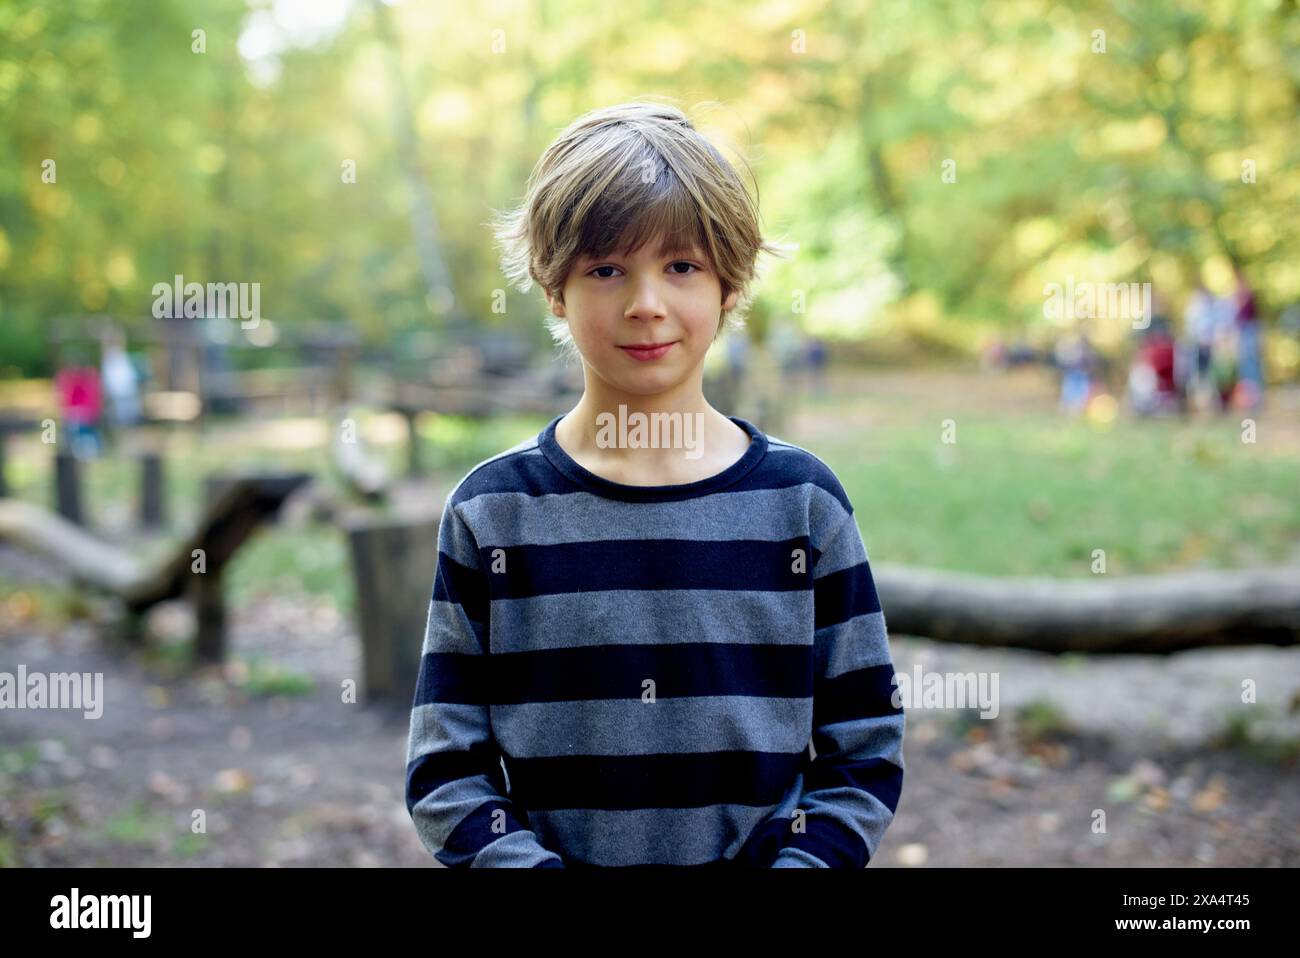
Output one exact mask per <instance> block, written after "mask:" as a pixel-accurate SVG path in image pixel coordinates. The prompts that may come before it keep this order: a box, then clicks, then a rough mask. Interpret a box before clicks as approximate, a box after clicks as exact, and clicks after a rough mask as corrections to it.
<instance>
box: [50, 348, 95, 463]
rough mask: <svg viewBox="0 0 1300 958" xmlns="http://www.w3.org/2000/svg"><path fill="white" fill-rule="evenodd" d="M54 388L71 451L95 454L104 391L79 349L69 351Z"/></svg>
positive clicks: (85, 456)
mask: <svg viewBox="0 0 1300 958" xmlns="http://www.w3.org/2000/svg"><path fill="white" fill-rule="evenodd" d="M54 388H55V391H56V392H57V394H58V399H59V414H60V417H61V418H62V420H63V426H64V429H65V430H66V431H67V433H68V440H69V448H70V449H71V451H72V454H73V455H75V456H77V457H78V458H82V459H93V458H95V457H96V456H98V455H99V454H100V452H101V451H102V449H103V443H102V440H101V439H100V435H99V419H100V416H101V414H102V412H103V395H102V390H101V384H100V379H99V372H98V370H96V368H95V366H94V364H93V363H92V362H91V361H90V359H89V357H88V356H87V355H86V354H85V353H84V352H83V351H82V350H80V349H77V350H74V351H72V353H71V354H70V356H69V359H68V363H67V365H65V366H64V367H63V368H62V369H60V370H59V371H58V373H57V374H56V375H55V377H54Z"/></svg>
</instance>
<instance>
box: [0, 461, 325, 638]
mask: <svg viewBox="0 0 1300 958" xmlns="http://www.w3.org/2000/svg"><path fill="white" fill-rule="evenodd" d="M214 478H216V479H217V480H218V483H217V485H216V486H215V487H214V488H216V490H217V491H216V494H215V495H214V496H213V497H212V499H211V501H210V502H209V503H208V507H207V508H206V509H205V510H204V512H203V514H202V516H201V517H200V518H199V521H198V523H197V525H196V526H195V528H194V531H193V532H191V533H190V535H189V536H187V537H186V538H185V539H184V540H183V541H181V542H179V543H178V544H177V545H176V547H175V548H174V549H172V550H171V551H169V552H168V554H167V555H165V556H164V557H163V558H162V559H160V560H158V561H156V562H154V563H151V564H145V563H143V562H140V561H139V560H138V559H136V558H135V557H134V556H132V555H131V554H130V552H128V551H127V550H126V549H123V548H120V547H118V546H115V545H113V544H111V543H108V542H104V541H103V540H102V539H99V538H96V537H95V536H93V535H91V534H90V533H88V532H86V531H85V530H84V529H81V528H79V527H78V526H76V525H75V524H73V523H71V522H69V521H68V520H67V519H65V518H63V517H62V516H59V515H56V514H55V513H52V512H50V511H48V510H46V509H42V508H41V507H39V506H36V505H33V504H31V503H29V502H20V501H16V500H4V501H0V540H5V541H8V542H11V543H13V544H14V545H17V546H19V547H21V548H24V549H27V550H29V551H32V552H36V553H39V554H41V555H44V556H46V557H47V558H49V559H52V560H54V562H55V563H56V564H58V565H59V566H61V567H62V568H63V569H65V570H66V571H67V572H68V574H69V576H70V577H71V578H72V579H73V581H74V582H76V583H78V584H80V585H82V586H85V587H88V588H92V589H95V590H98V591H100V592H104V593H107V594H108V595H111V596H113V597H115V598H117V599H120V600H121V601H122V603H123V604H124V605H125V608H126V613H127V620H126V621H127V628H126V630H125V632H126V634H127V635H128V636H130V637H132V638H138V637H139V634H140V633H139V630H138V628H137V626H138V624H139V621H140V616H141V615H143V613H144V612H145V611H146V610H147V609H149V608H150V607H151V606H154V605H156V604H158V603H159V602H164V601H167V600H170V599H176V598H181V597H184V598H186V599H187V600H188V601H189V602H190V604H191V605H192V606H193V608H194V613H195V620H196V622H197V627H198V631H197V637H196V641H195V656H196V658H198V659H199V660H201V661H205V662H220V661H221V660H222V659H223V658H224V657H225V648H226V636H225V631H226V629H225V626H226V608H225V602H224V598H223V594H222V587H221V578H222V572H223V570H224V568H225V566H226V563H227V562H229V561H230V559H231V558H232V557H233V556H234V554H235V553H236V552H237V551H239V548H240V547H241V546H242V545H243V544H244V543H245V542H246V541H248V539H249V537H250V536H251V535H252V534H253V531H254V530H255V529H256V528H257V527H258V526H259V525H261V524H262V523H263V522H266V521H268V520H269V519H271V518H273V517H274V516H275V514H276V513H277V512H278V511H279V510H280V507H281V506H282V505H283V504H284V501H285V499H287V498H288V497H289V495H290V494H291V493H293V492H294V491H296V490H297V489H298V488H299V487H301V486H303V485H304V484H305V483H306V482H308V481H309V480H310V479H311V476H310V475H309V474H307V473H287V474H273V475H268V474H263V473H258V474H241V473H228V474H222V475H221V476H219V477H214Z"/></svg>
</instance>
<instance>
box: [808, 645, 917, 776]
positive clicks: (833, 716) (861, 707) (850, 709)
mask: <svg viewBox="0 0 1300 958" xmlns="http://www.w3.org/2000/svg"><path fill="white" fill-rule="evenodd" d="M893 678H894V666H893V664H892V663H887V664H885V665H873V666H871V667H869V668H865V669H854V670H853V671H852V672H845V673H844V674H843V675H837V676H835V678H833V679H827V678H818V679H817V680H816V684H815V690H814V692H813V695H814V696H815V697H814V699H813V727H814V729H819V728H821V727H822V726H823V725H833V724H835V723H836V722H851V721H854V720H857V719H864V718H877V717H879V716H881V715H898V714H901V713H902V711H903V708H902V706H901V705H898V706H895V705H894V702H893V698H892V696H893V694H894V690H895V686H894V683H893V681H892V679H893ZM813 735H814V737H813V747H814V748H816V749H817V754H818V755H820V754H822V753H823V752H829V751H831V750H832V749H833V748H834V746H832V745H831V744H830V741H829V739H827V740H825V741H826V745H825V747H823V745H822V742H821V741H819V740H818V738H817V737H816V736H817V733H816V731H814V733H813Z"/></svg>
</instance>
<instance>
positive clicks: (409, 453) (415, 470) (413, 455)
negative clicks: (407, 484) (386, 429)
mask: <svg viewBox="0 0 1300 958" xmlns="http://www.w3.org/2000/svg"><path fill="white" fill-rule="evenodd" d="M398 412H400V413H401V414H402V418H403V419H405V420H406V474H407V475H408V476H420V475H423V474H424V463H423V462H421V461H420V433H419V431H418V430H417V429H416V421H417V420H418V419H419V418H420V410H418V409H416V408H415V407H414V406H403V407H402V408H401V409H399V410H398Z"/></svg>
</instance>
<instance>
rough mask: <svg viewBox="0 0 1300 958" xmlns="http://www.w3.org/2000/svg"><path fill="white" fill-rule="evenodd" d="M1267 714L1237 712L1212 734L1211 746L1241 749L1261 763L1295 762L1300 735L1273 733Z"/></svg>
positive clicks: (1281, 764)
mask: <svg viewBox="0 0 1300 958" xmlns="http://www.w3.org/2000/svg"><path fill="white" fill-rule="evenodd" d="M1253 708H1254V709H1258V708H1259V707H1258V706H1254V707H1253ZM1266 717H1267V716H1266V715H1262V714H1260V713H1259V712H1252V713H1250V714H1248V713H1246V712H1234V713H1233V714H1232V715H1230V716H1228V718H1227V719H1225V720H1224V723H1223V727H1222V728H1221V729H1220V730H1219V732H1218V733H1217V734H1215V735H1214V736H1212V737H1211V739H1210V741H1209V745H1210V746H1211V747H1212V748H1217V749H1223V750H1226V751H1233V752H1238V753H1240V754H1242V755H1244V756H1246V757H1247V758H1248V759H1250V760H1251V761H1253V762H1257V763H1259V764H1261V765H1269V766H1290V765H1294V764H1295V763H1296V761H1297V760H1300V738H1297V737H1295V736H1287V735H1278V734H1276V733H1273V732H1270V731H1269V730H1268V729H1267V728H1266V727H1265V725H1264V724H1263V723H1264V721H1265V719H1266Z"/></svg>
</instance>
